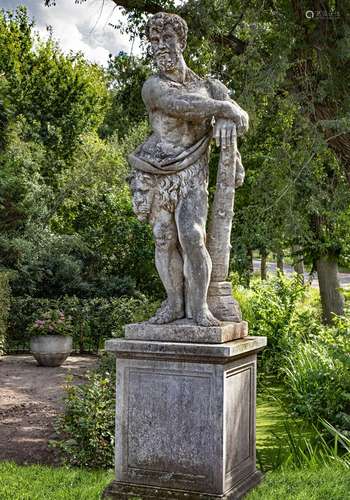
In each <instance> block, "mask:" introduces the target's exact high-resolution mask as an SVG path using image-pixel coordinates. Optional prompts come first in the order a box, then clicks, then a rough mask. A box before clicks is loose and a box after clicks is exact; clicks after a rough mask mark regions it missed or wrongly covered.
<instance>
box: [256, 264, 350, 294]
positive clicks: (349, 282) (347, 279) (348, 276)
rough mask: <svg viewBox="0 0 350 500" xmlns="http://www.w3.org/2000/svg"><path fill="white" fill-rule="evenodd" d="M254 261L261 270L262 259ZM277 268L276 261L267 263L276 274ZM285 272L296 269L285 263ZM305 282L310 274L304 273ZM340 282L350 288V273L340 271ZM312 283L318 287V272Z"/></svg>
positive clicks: (257, 269) (269, 268)
mask: <svg viewBox="0 0 350 500" xmlns="http://www.w3.org/2000/svg"><path fill="white" fill-rule="evenodd" d="M253 262H254V271H257V272H260V260H258V259H256V260H254V261H253ZM276 269H277V265H276V262H268V263H267V272H268V273H272V274H275V273H276ZM284 273H285V274H287V275H289V274H292V273H294V269H293V267H292V266H290V265H289V264H285V265H284ZM304 276H305V282H307V281H308V280H309V274H308V273H304ZM339 282H340V286H341V287H342V288H350V273H339ZM311 285H312V286H313V287H315V288H318V279H317V274H316V273H315V274H314V277H313V280H312V283H311Z"/></svg>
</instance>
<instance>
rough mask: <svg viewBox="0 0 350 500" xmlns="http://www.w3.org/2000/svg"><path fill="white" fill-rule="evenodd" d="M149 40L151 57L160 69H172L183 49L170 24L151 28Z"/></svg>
mask: <svg viewBox="0 0 350 500" xmlns="http://www.w3.org/2000/svg"><path fill="white" fill-rule="evenodd" d="M150 42H151V48H152V53H153V58H154V61H155V63H156V65H157V66H158V68H159V69H160V70H161V71H172V70H173V69H174V68H175V67H176V64H177V62H178V60H179V57H180V55H181V53H182V51H183V47H182V46H181V44H180V42H179V39H178V37H177V34H176V33H175V31H174V29H173V28H172V26H171V25H170V24H166V25H165V26H163V27H162V28H161V29H159V30H158V29H156V28H151V30H150Z"/></svg>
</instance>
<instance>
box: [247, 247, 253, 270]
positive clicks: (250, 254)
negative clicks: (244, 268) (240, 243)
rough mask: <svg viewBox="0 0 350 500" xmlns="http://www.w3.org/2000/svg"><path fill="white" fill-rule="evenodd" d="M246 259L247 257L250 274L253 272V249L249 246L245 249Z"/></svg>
mask: <svg viewBox="0 0 350 500" xmlns="http://www.w3.org/2000/svg"><path fill="white" fill-rule="evenodd" d="M247 259H248V271H249V274H250V275H251V276H252V275H253V273H254V262H253V250H252V249H251V248H248V250H247Z"/></svg>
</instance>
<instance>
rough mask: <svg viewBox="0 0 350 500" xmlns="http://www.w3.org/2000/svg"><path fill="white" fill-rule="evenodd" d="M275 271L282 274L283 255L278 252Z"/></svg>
mask: <svg viewBox="0 0 350 500" xmlns="http://www.w3.org/2000/svg"><path fill="white" fill-rule="evenodd" d="M277 269H279V270H280V272H281V273H282V274H283V253H282V252H278V254H277Z"/></svg>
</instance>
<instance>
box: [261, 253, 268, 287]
mask: <svg viewBox="0 0 350 500" xmlns="http://www.w3.org/2000/svg"><path fill="white" fill-rule="evenodd" d="M260 256H261V263H260V277H261V279H262V280H266V278H267V266H266V263H267V252H266V251H264V250H263V251H261V252H260Z"/></svg>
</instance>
